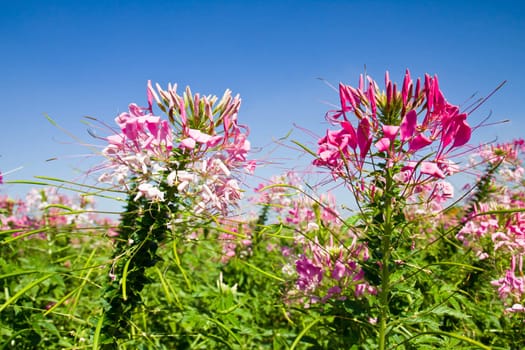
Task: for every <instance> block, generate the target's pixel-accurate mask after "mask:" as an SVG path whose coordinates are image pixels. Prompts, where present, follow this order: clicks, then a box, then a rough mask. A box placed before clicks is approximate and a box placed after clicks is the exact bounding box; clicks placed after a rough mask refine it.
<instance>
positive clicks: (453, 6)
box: [0, 0, 525, 193]
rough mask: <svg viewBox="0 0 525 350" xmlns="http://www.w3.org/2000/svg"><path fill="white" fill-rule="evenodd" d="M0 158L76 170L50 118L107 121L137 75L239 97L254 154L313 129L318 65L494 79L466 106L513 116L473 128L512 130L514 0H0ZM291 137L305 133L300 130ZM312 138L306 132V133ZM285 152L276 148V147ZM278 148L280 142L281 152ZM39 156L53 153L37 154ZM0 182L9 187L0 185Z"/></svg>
mask: <svg viewBox="0 0 525 350" xmlns="http://www.w3.org/2000/svg"><path fill="white" fill-rule="evenodd" d="M0 4H1V6H0V34H1V41H0V45H1V55H0V101H1V104H2V108H1V113H0V120H1V125H2V136H1V138H0V155H1V157H0V170H2V171H4V172H6V171H9V170H10V169H14V168H17V167H20V166H23V169H22V170H20V171H17V172H15V173H13V174H10V175H8V176H7V180H9V179H11V180H12V179H30V178H31V177H32V176H33V175H48V176H56V177H62V178H66V179H73V178H75V176H76V175H75V170H74V168H78V169H81V170H85V169H86V166H87V164H86V162H85V158H83V157H75V155H77V154H80V153H85V152H87V149H85V148H83V147H79V146H77V145H76V144H75V141H73V140H71V139H69V138H68V137H67V135H65V134H64V133H62V132H61V131H59V130H58V129H57V128H55V127H54V126H52V125H51V124H50V123H49V122H48V121H47V120H46V119H45V117H44V114H48V115H49V116H51V117H52V118H53V119H54V120H56V121H57V122H58V123H59V124H60V125H61V126H62V127H63V128H65V129H67V130H68V131H69V132H71V133H73V134H75V135H78V136H79V137H81V138H83V139H84V140H86V141H90V137H89V135H88V134H87V132H86V129H87V127H86V126H85V125H84V124H83V123H82V122H81V119H82V116H84V115H90V116H95V117H97V118H99V119H101V120H105V121H107V122H109V123H112V122H113V118H114V117H115V116H116V115H117V114H118V113H119V112H122V111H124V110H126V108H127V105H128V104H129V103H130V102H137V103H139V104H144V103H145V101H146V97H145V86H146V82H147V80H148V79H151V80H152V81H154V82H159V83H161V84H166V83H167V82H177V83H179V84H180V85H182V86H185V85H187V84H189V85H190V86H191V87H192V90H193V91H199V92H202V93H206V94H208V93H215V94H221V93H222V92H223V90H224V89H226V88H230V89H232V90H233V91H234V92H235V93H237V92H238V93H240V94H241V96H242V98H243V106H242V108H241V114H240V119H241V120H242V121H243V122H244V123H245V124H248V125H249V127H250V129H251V140H252V144H253V145H254V146H255V147H263V146H264V147H266V148H264V150H263V151H262V152H261V153H259V154H258V155H255V157H256V158H257V157H264V155H265V152H267V150H268V149H269V148H268V146H267V145H268V144H269V143H271V142H272V139H273V138H278V137H280V136H283V135H284V134H286V133H287V132H288V131H289V130H290V129H292V128H293V123H297V124H299V125H301V126H304V127H306V128H308V129H310V130H312V131H314V132H316V133H317V134H322V133H323V132H324V129H325V127H326V126H325V124H324V119H323V116H324V112H325V111H326V110H327V109H329V107H328V106H327V105H326V104H325V102H324V101H331V102H337V95H336V94H335V93H334V92H333V91H332V90H331V89H330V88H329V87H327V86H326V85H325V84H324V83H322V82H321V81H319V80H317V79H316V78H317V77H322V78H324V79H326V80H327V81H329V82H331V83H333V84H337V83H338V82H339V81H343V82H347V83H355V82H356V81H357V78H358V75H359V74H360V73H362V72H363V67H364V66H365V65H366V67H367V72H368V73H369V74H370V75H372V76H373V77H374V78H376V79H377V80H378V81H381V82H382V81H383V73H384V71H385V70H389V71H390V75H391V78H392V79H394V80H399V81H400V80H401V79H402V76H403V73H404V70H405V68H409V69H410V70H411V71H412V73H413V75H422V74H424V73H425V72H428V73H431V74H438V76H439V78H440V82H441V86H442V88H443V90H444V92H445V95H446V97H447V99H448V100H449V101H450V102H452V103H457V104H461V103H462V102H464V101H465V100H467V99H468V98H469V96H471V95H472V94H473V93H476V92H477V93H479V94H480V95H486V94H488V93H489V92H490V91H491V90H492V89H493V88H495V87H496V86H497V85H498V84H499V83H500V82H501V81H503V80H508V83H507V84H506V86H505V87H504V88H503V89H502V90H501V91H500V92H499V93H498V94H497V95H496V96H494V97H493V98H491V99H490V100H489V101H488V102H487V103H486V105H485V106H484V108H482V109H481V110H479V111H478V112H477V113H476V114H474V115H473V116H472V117H471V118H472V119H471V124H476V121H479V120H481V119H482V118H483V117H484V116H486V115H487V114H488V113H489V111H490V110H492V112H493V118H492V120H493V121H497V120H500V119H511V120H512V123H510V124H507V125H502V126H497V127H490V128H485V129H483V130H481V131H480V132H479V133H478V136H477V138H476V139H475V140H474V141H475V142H479V141H480V140H490V139H493V138H495V137H499V138H500V139H509V138H512V137H519V136H523V130H524V128H525V115H524V108H523V104H524V103H525V64H524V62H525V1H522V0H516V1H447V0H441V1H204V0H202V1H155V0H151V1H138V0H136V1H110V0H108V1H54V0H42V1H4V0H1V1H0ZM294 137H295V138H299V139H302V140H306V141H305V142H308V138H307V137H306V136H305V135H304V134H302V133H301V132H298V131H295V132H294ZM309 141H312V142H313V141H315V140H309ZM284 153H286V152H284ZM289 155H290V153H287V156H289ZM51 157H60V160H58V161H54V162H46V159H48V158H51ZM0 191H1V192H4V193H5V192H16V191H17V188H15V187H14V186H4V187H3V188H2V189H0Z"/></svg>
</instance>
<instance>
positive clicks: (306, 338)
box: [0, 71, 525, 349]
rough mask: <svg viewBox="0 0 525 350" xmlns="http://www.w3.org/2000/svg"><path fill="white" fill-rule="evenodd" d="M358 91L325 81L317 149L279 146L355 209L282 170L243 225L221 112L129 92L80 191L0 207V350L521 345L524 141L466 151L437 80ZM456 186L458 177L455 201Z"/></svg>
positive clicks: (232, 122) (48, 192) (234, 145)
mask: <svg viewBox="0 0 525 350" xmlns="http://www.w3.org/2000/svg"><path fill="white" fill-rule="evenodd" d="M367 79H368V81H367V83H366V84H365V82H364V79H363V78H361V79H360V82H359V84H358V86H357V87H352V86H349V85H345V84H341V85H340V86H339V97H340V102H341V105H340V108H339V109H337V110H334V111H330V112H328V113H327V119H328V120H329V122H330V123H332V125H334V126H335V127H336V130H328V131H327V132H326V135H325V136H324V137H323V138H321V139H320V140H319V141H318V146H319V147H318V149H317V150H316V151H313V150H309V149H308V148H307V147H306V146H304V145H300V144H299V143H296V144H299V145H300V146H301V148H302V149H303V150H305V151H307V152H308V153H309V154H310V155H312V156H314V159H313V160H312V162H313V164H314V165H315V166H317V167H319V168H321V169H326V170H328V173H327V174H326V175H327V178H328V181H329V182H338V183H339V184H340V185H341V186H342V187H343V188H344V189H346V190H347V191H348V193H350V194H352V196H353V197H354V200H355V203H356V208H355V210H352V211H345V210H342V207H341V206H340V205H338V203H337V200H336V198H335V197H334V196H333V195H332V194H330V193H321V194H318V193H316V191H314V190H313V189H314V186H311V185H310V184H307V183H305V182H304V180H303V179H302V178H301V175H300V174H297V173H293V172H286V173H284V174H282V175H279V176H275V177H273V178H271V179H269V180H268V181H265V182H263V183H261V184H260V186H258V187H257V188H256V189H255V193H254V195H253V196H252V198H250V199H251V204H250V206H248V205H247V204H243V205H245V206H244V207H243V210H244V209H246V208H248V207H249V208H255V209H254V211H253V213H250V214H246V215H244V216H236V215H235V208H236V207H237V206H239V205H240V203H241V202H240V199H241V197H242V195H243V191H242V190H241V188H240V183H242V182H241V178H242V176H245V175H242V174H246V172H245V171H246V170H247V171H248V172H250V171H252V170H253V167H254V166H255V162H253V161H249V160H248V159H247V153H248V151H249V149H250V144H249V142H248V139H247V136H248V129H247V128H246V127H244V126H242V125H240V124H238V120H237V117H238V111H239V106H240V98H239V97H238V96H236V97H232V96H231V93H230V92H229V91H227V92H226V93H225V94H224V96H223V97H222V99H220V100H219V99H218V98H216V97H214V96H201V95H199V94H193V93H192V92H191V91H190V90H189V88H187V89H186V90H185V91H184V93H183V94H182V96H179V95H178V94H177V91H176V90H177V89H176V86H171V85H170V86H169V87H168V89H167V90H163V89H161V88H160V87H159V86H157V87H156V89H154V88H153V86H152V85H151V84H148V89H147V91H148V106H147V107H138V106H137V105H135V104H131V105H130V106H129V111H128V112H125V113H122V114H121V115H119V116H118V117H117V118H116V123H117V125H118V127H119V130H118V131H117V132H116V133H115V132H114V131H113V129H112V128H109V130H111V132H112V134H111V135H110V136H108V137H105V138H103V141H104V143H105V144H104V145H103V152H102V154H103V156H104V157H105V161H104V162H103V163H101V165H100V166H99V167H97V168H96V169H92V170H91V172H92V171H99V172H100V176H99V181H100V183H99V184H97V185H94V186H88V185H81V184H75V183H72V182H67V181H61V180H57V179H52V178H40V180H43V181H32V182H31V183H32V184H34V185H39V186H40V187H39V189H36V190H32V191H30V192H29V193H28V196H27V197H26V198H25V199H24V200H16V199H13V198H10V197H8V196H1V197H0V223H1V232H0V245H1V248H0V283H1V286H2V291H3V293H2V294H1V295H0V314H1V317H0V335H1V338H0V346H1V347H2V348H6V349H7V348H14V349H40V348H45V349H55V348H56V349H87V348H89V349H98V348H102V349H430V348H432V349H433V348H465V349H490V348H494V349H521V348H523V347H525V342H524V340H523V339H525V337H524V333H523V322H525V307H524V306H523V305H525V300H524V299H525V277H524V275H523V256H524V255H525V239H524V232H525V226H524V223H525V220H524V216H523V215H524V214H523V213H524V211H525V209H524V208H525V206H524V195H523V184H524V182H523V181H524V180H523V173H524V171H523V167H522V161H523V154H522V152H523V151H524V150H525V143H524V142H523V141H522V140H516V141H512V142H508V143H503V144H498V145H488V146H483V147H477V148H474V147H471V146H469V145H468V142H469V141H470V135H471V132H472V130H473V129H474V128H472V127H471V126H470V125H469V123H468V122H467V117H468V114H469V112H470V111H472V110H474V109H475V108H476V106H473V107H472V108H471V109H470V110H469V111H462V112H460V110H459V108H458V107H457V106H454V105H452V104H450V103H449V102H447V101H446V99H445V98H444V96H443V94H442V92H441V90H440V89H439V85H438V81H437V77H430V76H426V77H425V78H424V82H423V83H422V82H421V80H419V79H418V80H417V81H416V82H415V83H414V82H413V81H412V79H411V77H410V74H409V72H408V71H407V73H406V75H405V78H404V81H403V85H402V88H401V89H400V91H397V86H396V85H395V84H393V83H392V82H391V81H390V79H389V77H388V75H387V76H386V86H385V91H381V90H380V89H379V87H378V84H377V83H376V82H375V81H373V80H372V79H371V78H367ZM154 103H156V106H157V107H158V108H159V109H160V111H161V112H162V113H164V116H165V119H163V117H159V116H155V115H153V104H154ZM352 118H353V119H352ZM99 125H102V126H103V125H104V124H103V123H100V124H99ZM106 129H107V128H106ZM465 153H468V154H469V155H470V160H468V161H467V160H465V159H464V158H462V159H461V158H459V155H465ZM461 171H468V172H469V173H474V174H477V177H476V178H475V179H474V180H473V183H472V184H471V185H470V189H469V190H468V191H467V193H466V194H465V195H464V196H463V198H459V199H458V196H455V194H454V187H453V185H452V184H451V182H449V181H448V180H449V178H451V177H452V175H454V174H455V173H458V172H461ZM1 181H4V179H3V178H2V176H1V173H0V182H1ZM104 183H105V184H106V186H104V185H103V184H104ZM51 185H54V186H51ZM71 190H73V191H74V192H76V193H80V196H74V195H72V193H73V192H71ZM108 192H109V193H113V194H115V193H117V194H120V195H124V197H125V199H124V200H125V203H126V207H125V208H124V209H123V211H122V213H121V215H120V218H119V220H118V222H113V221H112V220H110V219H107V218H103V217H102V216H101V214H102V213H99V212H97V211H96V210H95V207H94V202H93V200H92V198H93V196H94V195H106V194H104V193H108ZM244 211H245V212H248V211H249V210H248V209H246V210H244Z"/></svg>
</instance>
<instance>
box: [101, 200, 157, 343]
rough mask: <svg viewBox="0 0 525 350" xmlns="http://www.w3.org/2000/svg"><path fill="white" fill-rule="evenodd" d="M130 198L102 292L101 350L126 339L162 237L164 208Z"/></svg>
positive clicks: (155, 259) (155, 260)
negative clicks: (109, 277)
mask: <svg viewBox="0 0 525 350" xmlns="http://www.w3.org/2000/svg"><path fill="white" fill-rule="evenodd" d="M133 198H134V196H133V195H130V196H129V200H128V206H127V208H126V211H125V212H124V213H123V214H122V220H121V224H120V226H119V230H118V231H119V236H118V239H117V241H116V242H115V251H114V254H113V265H112V267H111V275H112V276H113V277H112V280H111V281H109V283H108V285H107V287H106V289H105V292H104V324H103V326H102V331H101V334H102V337H103V348H104V349H116V348H118V343H119V339H123V338H128V336H129V334H130V328H131V324H130V319H131V316H132V314H133V311H134V309H135V308H136V307H137V306H138V305H140V304H141V302H142V298H141V292H142V290H143V289H144V287H145V286H146V285H147V284H148V283H150V280H149V279H148V277H147V276H146V270H147V268H148V267H151V266H154V265H155V263H156V262H157V260H158V257H157V255H156V252H157V247H158V246H159V244H160V243H162V242H163V241H164V238H165V234H166V223H167V212H166V211H167V209H166V207H165V206H163V205H159V204H158V203H150V202H148V201H146V200H139V201H135V200H134V199H133Z"/></svg>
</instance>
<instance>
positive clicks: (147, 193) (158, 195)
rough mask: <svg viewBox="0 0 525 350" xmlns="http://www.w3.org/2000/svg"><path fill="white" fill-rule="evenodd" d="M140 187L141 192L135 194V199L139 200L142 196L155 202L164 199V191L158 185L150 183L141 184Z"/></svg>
mask: <svg viewBox="0 0 525 350" xmlns="http://www.w3.org/2000/svg"><path fill="white" fill-rule="evenodd" d="M138 189H139V192H138V193H137V195H136V196H135V199H134V200H138V199H139V198H141V197H145V198H147V199H150V200H152V201H154V202H163V201H164V192H162V191H161V190H159V188H158V187H156V186H153V185H152V184H149V183H143V184H140V185H139V187H138Z"/></svg>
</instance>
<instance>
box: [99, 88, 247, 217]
mask: <svg viewBox="0 0 525 350" xmlns="http://www.w3.org/2000/svg"><path fill="white" fill-rule="evenodd" d="M147 97H148V107H139V106H138V105H136V104H133V103H132V104H130V105H129V108H128V112H125V113H122V114H120V115H119V116H118V117H117V118H116V119H115V122H116V123H117V125H118V126H119V128H120V132H118V133H116V134H114V135H110V136H109V137H107V138H106V140H107V142H108V145H107V146H106V147H105V148H104V150H103V154H104V155H105V156H106V158H107V159H108V162H107V168H109V169H110V171H108V172H106V173H104V174H102V175H101V176H100V178H99V180H100V181H103V182H110V183H115V184H116V185H119V186H121V187H123V188H124V189H127V190H132V191H134V192H135V193H134V196H133V198H135V200H139V199H141V198H143V199H146V200H149V201H154V202H163V201H167V202H168V203H169V202H170V201H171V200H172V199H173V198H169V197H168V196H167V195H171V196H173V195H176V196H179V197H181V198H184V203H185V204H186V205H189V206H190V207H191V206H193V207H192V208H191V209H193V210H194V212H195V213H203V212H209V211H210V210H211V211H220V212H223V213H224V212H226V211H227V210H228V208H229V207H231V206H232V205H235V204H236V203H237V202H238V201H239V199H240V198H241V190H240V188H239V185H238V179H237V177H236V176H235V173H236V172H237V170H240V169H253V167H254V166H255V163H254V162H253V161H252V162H249V161H248V160H247V154H248V152H249V150H250V142H249V141H248V128H246V127H245V126H242V125H239V124H238V122H237V115H238V112H239V108H240V103H241V100H240V97H239V96H238V95H237V96H235V97H232V95H231V91H229V90H226V92H225V93H224V95H223V97H222V98H221V99H220V100H219V99H218V98H217V97H216V96H211V95H210V96H201V95H199V94H193V93H192V92H191V90H190V89H189V87H188V88H186V90H185V91H184V92H183V94H182V96H180V95H178V94H177V85H171V84H170V85H168V89H167V90H163V89H162V88H161V87H160V86H159V85H158V84H157V85H156V89H154V88H153V86H152V84H151V82H148V87H147ZM154 103H156V105H157V106H158V107H159V108H160V109H161V110H162V111H163V112H164V113H165V114H166V115H167V120H164V119H163V118H161V117H160V116H156V115H153V105H154ZM130 182H131V183H133V184H134V185H135V186H131V187H128V184H129V183H130Z"/></svg>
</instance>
